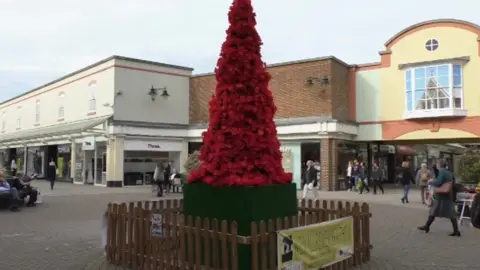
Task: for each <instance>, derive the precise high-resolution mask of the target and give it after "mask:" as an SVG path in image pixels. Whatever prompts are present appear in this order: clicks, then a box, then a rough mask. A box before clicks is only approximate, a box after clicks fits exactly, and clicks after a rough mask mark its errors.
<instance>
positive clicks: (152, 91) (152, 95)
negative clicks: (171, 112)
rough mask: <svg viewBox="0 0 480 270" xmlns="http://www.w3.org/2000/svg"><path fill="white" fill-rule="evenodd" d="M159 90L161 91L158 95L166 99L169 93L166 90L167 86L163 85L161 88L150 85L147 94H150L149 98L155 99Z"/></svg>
mask: <svg viewBox="0 0 480 270" xmlns="http://www.w3.org/2000/svg"><path fill="white" fill-rule="evenodd" d="M159 91H161V92H162V93H161V94H160V96H161V97H162V98H163V99H167V98H168V97H169V96H170V94H168V92H167V87H166V86H164V87H161V88H155V87H153V85H152V88H150V90H149V91H148V93H147V95H149V96H150V98H151V99H152V101H155V99H156V98H157V96H158V92H159Z"/></svg>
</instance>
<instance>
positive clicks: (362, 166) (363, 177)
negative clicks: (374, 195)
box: [358, 162, 370, 194]
mask: <svg viewBox="0 0 480 270" xmlns="http://www.w3.org/2000/svg"><path fill="white" fill-rule="evenodd" d="M358 178H359V180H358V181H362V185H360V194H362V193H363V190H364V189H366V190H367V193H369V192H370V188H368V179H367V175H366V173H365V163H363V162H360V165H359V166H358Z"/></svg>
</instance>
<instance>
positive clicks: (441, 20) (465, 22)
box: [385, 18, 480, 48]
mask: <svg viewBox="0 0 480 270" xmlns="http://www.w3.org/2000/svg"><path fill="white" fill-rule="evenodd" d="M440 23H454V24H459V25H465V26H469V27H472V28H474V29H477V30H478V31H479V32H480V25H478V24H475V23H472V22H469V21H464V20H457V19H451V18H446V19H434V20H428V21H423V22H419V23H416V24H413V25H411V26H409V27H407V28H404V29H403V30H401V31H400V32H398V33H397V34H395V35H394V36H393V37H391V38H390V39H389V40H387V42H385V47H387V48H388V47H389V46H391V45H392V43H394V42H395V41H396V40H397V39H398V38H400V37H401V36H402V35H404V34H406V33H408V32H410V31H412V30H414V29H416V28H419V27H422V26H426V25H432V24H440Z"/></svg>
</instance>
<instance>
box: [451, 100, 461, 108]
mask: <svg viewBox="0 0 480 270" xmlns="http://www.w3.org/2000/svg"><path fill="white" fill-rule="evenodd" d="M453 102H454V104H453V105H454V108H459V109H461V108H462V99H461V98H454V99H453Z"/></svg>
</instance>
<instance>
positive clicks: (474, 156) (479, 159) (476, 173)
mask: <svg viewBox="0 0 480 270" xmlns="http://www.w3.org/2000/svg"><path fill="white" fill-rule="evenodd" d="M457 172H458V175H459V176H460V178H461V182H462V184H467V185H469V184H470V185H477V184H478V183H479V180H480V152H479V151H477V150H472V149H469V150H467V151H466V152H465V153H464V154H463V155H462V156H460V162H459V167H458V171H457Z"/></svg>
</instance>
